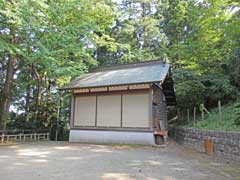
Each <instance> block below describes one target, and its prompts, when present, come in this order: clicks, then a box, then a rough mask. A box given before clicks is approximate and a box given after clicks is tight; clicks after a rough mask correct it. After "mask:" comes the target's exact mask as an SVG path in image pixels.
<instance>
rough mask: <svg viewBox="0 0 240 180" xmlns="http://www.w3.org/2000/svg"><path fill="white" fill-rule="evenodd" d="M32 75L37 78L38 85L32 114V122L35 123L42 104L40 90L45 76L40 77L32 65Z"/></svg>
mask: <svg viewBox="0 0 240 180" xmlns="http://www.w3.org/2000/svg"><path fill="white" fill-rule="evenodd" d="M32 67H33V70H34V73H35V75H36V77H37V81H38V85H37V96H36V104H35V114H34V122H35V123H36V122H37V120H38V119H39V108H40V105H41V102H42V89H43V81H44V79H45V77H46V75H47V72H45V73H44V74H43V75H42V76H41V75H40V73H39V72H38V70H37V68H36V67H35V66H34V65H33V66H32Z"/></svg>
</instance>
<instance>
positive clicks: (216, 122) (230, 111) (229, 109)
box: [185, 104, 240, 132]
mask: <svg viewBox="0 0 240 180" xmlns="http://www.w3.org/2000/svg"><path fill="white" fill-rule="evenodd" d="M236 116H237V115H236V114H235V113H234V104H231V105H225V106H223V107H222V120H220V118H219V113H218V108H216V109H213V110H212V111H210V113H209V114H208V115H207V117H205V119H204V120H202V119H201V118H200V117H199V118H197V123H196V124H194V123H193V122H191V123H189V124H187V125H185V126H187V127H195V128H199V129H209V130H222V131H237V132H240V126H239V125H238V126H237V125H236V124H235V123H234V119H235V118H236Z"/></svg>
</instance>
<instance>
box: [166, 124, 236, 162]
mask: <svg viewBox="0 0 240 180" xmlns="http://www.w3.org/2000/svg"><path fill="white" fill-rule="evenodd" d="M170 136H172V137H173V138H174V139H175V140H176V141H177V142H178V143H179V144H182V145H184V146H187V147H190V148H193V149H195V150H197V151H199V152H205V153H208V154H211V155H214V156H218V157H224V158H226V159H229V160H234V161H239V162H240V132H226V131H212V130H203V129H196V128H183V127H174V128H171V130H170ZM209 143H210V146H212V152H211V151H210V152H209V149H207V148H208V146H209ZM210 149H211V147H210Z"/></svg>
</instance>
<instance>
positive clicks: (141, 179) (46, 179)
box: [0, 142, 240, 180]
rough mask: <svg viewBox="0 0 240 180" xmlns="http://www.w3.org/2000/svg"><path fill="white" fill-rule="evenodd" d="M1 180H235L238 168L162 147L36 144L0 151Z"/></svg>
mask: <svg viewBox="0 0 240 180" xmlns="http://www.w3.org/2000/svg"><path fill="white" fill-rule="evenodd" d="M0 164H1V168H0V180H22V179H24V180H95V179H96V180H205V179H209V180H235V179H236V180H238V179H240V164H237V163H229V162H228V163H227V162H223V161H219V160H214V159H213V158H210V157H208V156H206V155H204V154H199V153H196V152H194V151H191V150H189V149H185V148H183V147H181V146H178V145H175V144H174V143H170V145H169V146H167V147H166V148H156V147H148V146H116V145H114V146H111V145H90V144H77V143H74V144H69V143H67V142H35V143H25V144H16V145H10V146H0Z"/></svg>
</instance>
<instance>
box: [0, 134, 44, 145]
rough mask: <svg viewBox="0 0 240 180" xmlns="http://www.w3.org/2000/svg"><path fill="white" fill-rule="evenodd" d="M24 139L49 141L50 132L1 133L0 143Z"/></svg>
mask: <svg viewBox="0 0 240 180" xmlns="http://www.w3.org/2000/svg"><path fill="white" fill-rule="evenodd" d="M20 141H22V142H24V141H49V133H29V134H23V133H19V134H4V133H2V134H0V143H8V142H20Z"/></svg>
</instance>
